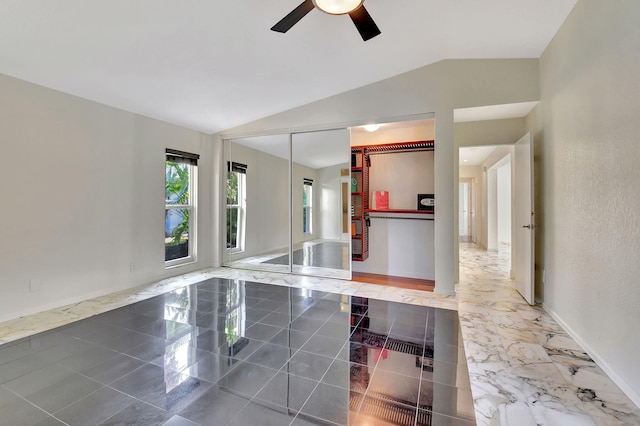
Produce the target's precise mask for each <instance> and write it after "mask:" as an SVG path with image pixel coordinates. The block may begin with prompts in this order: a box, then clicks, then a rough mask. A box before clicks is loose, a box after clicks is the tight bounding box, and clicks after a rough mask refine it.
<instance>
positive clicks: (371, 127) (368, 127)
mask: <svg viewBox="0 0 640 426" xmlns="http://www.w3.org/2000/svg"><path fill="white" fill-rule="evenodd" d="M362 127H364V129H365V130H366V131H367V132H375V131H376V130H378V129H379V128H380V125H379V124H367V125H365V126H362Z"/></svg>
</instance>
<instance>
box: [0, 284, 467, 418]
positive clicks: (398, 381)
mask: <svg viewBox="0 0 640 426" xmlns="http://www.w3.org/2000/svg"><path fill="white" fill-rule="evenodd" d="M0 385H1V387H0V401H9V400H11V401H13V403H15V404H18V405H19V402H22V403H24V406H23V408H24V410H22V411H20V410H17V411H16V410H14V411H12V416H13V417H11V419H12V422H13V423H12V424H23V423H21V421H23V420H24V421H26V419H29V421H31V420H32V419H34V418H35V417H34V416H36V417H38V416H39V417H38V418H39V419H40V418H41V417H42V419H43V420H47V421H49V422H50V423H52V424H56V421H59V422H63V424H64V423H67V424H78V423H79V424H95V425H98V424H114V423H116V424H117V423H127V422H135V421H139V420H140V418H139V416H144V418H145V419H152V420H150V421H149V422H147V423H148V424H159V425H161V424H164V423H165V422H166V423H167V424H178V423H179V422H183V423H186V422H187V421H189V422H191V423H189V424H200V425H208V424H216V425H226V424H229V425H236V424H237V425H246V424H260V425H271V424H272V425H286V424H292V425H311V424H313V425H325V424H328V425H399V426H402V425H438V424H459V425H467V424H468V425H471V424H475V422H474V414H473V401H472V399H471V392H470V390H469V388H470V387H469V381H468V372H467V370H466V363H465V357H464V352H463V349H462V345H461V338H460V330H459V323H458V318H457V313H456V312H455V311H447V310H441V309H435V308H428V307H422V306H414V305H407V304H401V303H394V302H387V301H381V300H376V299H370V298H363V297H355V296H349V295H343V294H333V293H325V292H320V291H313V290H309V289H299V288H289V287H280V286H272V285H268V284H258V283H253V282H245V281H241V280H226V279H210V280H208V281H205V282H202V283H199V284H195V285H191V286H187V287H184V288H180V289H177V290H174V291H171V292H168V293H166V294H163V295H160V296H156V297H154V298H151V299H148V300H145V301H142V302H138V303H135V304H132V305H129V306H126V307H123V308H120V309H117V310H114V311H111V312H107V313H105V314H101V315H97V316H95V317H92V318H89V319H86V320H82V321H79V322H76V323H74V324H71V325H68V326H65V327H61V328H59V329H56V330H51V331H48V332H45V333H40V334H38V335H34V336H31V337H29V338H25V339H22V340H18V341H15V342H12V343H10V344H6V345H3V346H0ZM14 400H15V401H14ZM3 404H4V403H3ZM5 406H6V405H1V406H0V416H4V415H7V416H8V413H7V411H6V409H5V408H3V407H5ZM16 416H17V417H16ZM21 416H24V417H21ZM3 418H4V417H3ZM7 418H9V417H7ZM78 419H86V421H84V422H79V421H78ZM147 423H145V424H147Z"/></svg>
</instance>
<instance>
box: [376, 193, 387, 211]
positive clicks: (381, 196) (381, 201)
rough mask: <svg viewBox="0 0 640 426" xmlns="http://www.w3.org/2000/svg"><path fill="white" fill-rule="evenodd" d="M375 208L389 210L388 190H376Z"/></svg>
mask: <svg viewBox="0 0 640 426" xmlns="http://www.w3.org/2000/svg"><path fill="white" fill-rule="evenodd" d="M376 210H389V191H376Z"/></svg>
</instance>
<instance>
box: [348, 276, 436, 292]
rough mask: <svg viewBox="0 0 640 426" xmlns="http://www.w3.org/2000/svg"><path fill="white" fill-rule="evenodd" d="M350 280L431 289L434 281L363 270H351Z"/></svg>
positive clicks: (414, 288) (415, 288)
mask: <svg viewBox="0 0 640 426" xmlns="http://www.w3.org/2000/svg"><path fill="white" fill-rule="evenodd" d="M351 280H352V281H358V282H361V283H369V284H380V285H386V286H391V287H398V288H408V289H411V290H422V291H433V289H434V288H435V286H436V282H435V281H433V280H422V279H417V278H407V277H394V276H391V275H378V274H367V273H364V272H355V271H354V272H353V276H352V278H351Z"/></svg>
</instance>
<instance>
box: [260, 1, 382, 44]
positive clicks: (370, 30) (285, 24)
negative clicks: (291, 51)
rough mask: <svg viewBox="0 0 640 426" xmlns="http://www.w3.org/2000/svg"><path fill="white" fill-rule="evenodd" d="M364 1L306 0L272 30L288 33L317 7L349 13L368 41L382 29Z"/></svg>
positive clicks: (332, 13) (326, 10)
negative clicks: (365, 6) (366, 7)
mask: <svg viewBox="0 0 640 426" xmlns="http://www.w3.org/2000/svg"><path fill="white" fill-rule="evenodd" d="M363 3H364V0H304V1H303V2H302V4H300V6H298V7H296V8H295V9H293V10H292V11H291V13H289V14H288V15H287V16H285V17H284V18H282V20H280V22H278V23H277V24H275V25H274V26H273V27H272V28H271V31H276V32H279V33H286V32H287V31H289V30H290V29H291V27H293V26H294V25H295V24H297V23H298V21H299V20H301V19H302V18H304V17H305V15H306V14H307V13H309V12H311V10H313V8H314V7H317V8H318V9H320V10H321V11H323V12H325V13H328V14H330V15H346V14H348V15H349V17H351V20H352V21H353V23H354V24H355V26H356V28H357V30H358V32H359V33H360V35H361V36H362V39H363V40H364V41H367V40H369V39H372V38H374V37H375V36H377V35H378V34H380V29H378V26H377V25H376V23H375V22H374V21H373V18H371V15H369V12H367V9H365V8H364V4H363Z"/></svg>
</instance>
